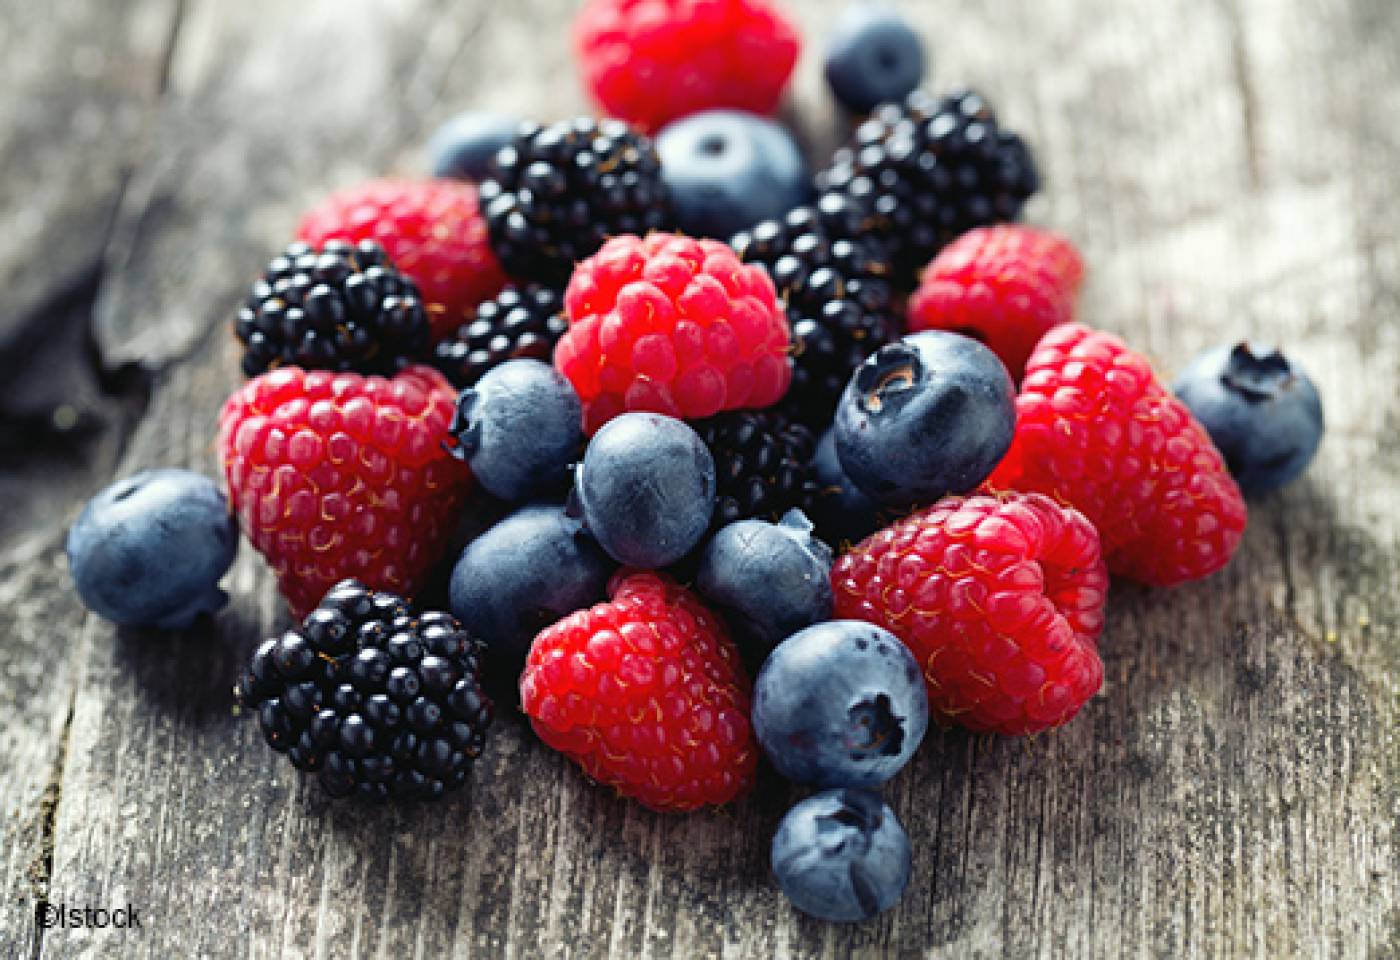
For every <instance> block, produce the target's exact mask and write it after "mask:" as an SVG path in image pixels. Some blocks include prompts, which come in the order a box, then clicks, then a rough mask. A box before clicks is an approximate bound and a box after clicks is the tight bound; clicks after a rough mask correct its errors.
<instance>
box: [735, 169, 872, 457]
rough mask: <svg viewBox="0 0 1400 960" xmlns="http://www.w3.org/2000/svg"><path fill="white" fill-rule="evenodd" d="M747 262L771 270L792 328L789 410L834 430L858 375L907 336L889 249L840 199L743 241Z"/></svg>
mask: <svg viewBox="0 0 1400 960" xmlns="http://www.w3.org/2000/svg"><path fill="white" fill-rule="evenodd" d="M732 244H733V246H734V248H735V249H736V250H737V251H738V252H739V255H740V256H741V257H742V258H743V259H744V260H745V261H747V262H750V263H760V264H762V265H763V266H764V267H766V268H767V270H768V272H769V274H770V275H771V276H772V278H773V284H774V286H776V287H777V289H778V295H779V297H781V298H782V300H783V302H784V304H785V305H786V307H787V312H788V319H789V321H790V323H791V326H792V341H793V373H792V386H791V387H789V388H788V393H787V396H786V397H784V398H783V402H782V408H783V410H784V411H786V412H787V413H788V415H789V416H791V417H792V418H793V419H796V420H800V421H801V422H803V423H806V424H807V425H809V426H811V427H813V428H814V429H821V428H824V427H825V426H826V425H828V424H829V423H830V422H831V416H832V413H833V412H834V411H835V409H836V403H837V401H838V400H839V399H840V397H841V391H842V390H844V389H845V388H846V383H847V381H849V380H850V378H851V371H853V370H854V369H855V368H856V367H858V366H860V364H861V362H862V361H863V360H864V359H865V358H866V357H868V356H869V355H870V354H872V353H874V352H875V351H876V350H878V349H879V348H880V347H882V346H884V345H885V344H886V343H889V342H890V341H891V340H893V339H895V338H896V337H898V336H899V321H898V319H897V316H896V311H895V307H894V302H893V293H892V291H891V289H890V284H889V275H890V265H889V260H888V254H887V252H886V250H885V248H884V246H883V244H882V243H881V242H880V241H879V240H877V239H875V238H873V237H866V236H861V235H860V233H859V224H858V216H857V213H856V211H854V210H853V208H852V205H851V204H850V203H849V202H847V201H846V200H845V198H843V197H841V196H839V195H835V194H832V195H828V196H826V197H823V198H822V199H821V201H820V203H818V205H817V206H815V207H798V208H797V209H795V210H793V211H791V212H790V213H788V215H787V216H786V217H784V218H783V219H782V220H769V221H765V222H763V223H760V224H758V225H757V226H755V227H753V228H752V229H751V230H747V231H745V232H743V233H741V234H739V235H738V236H736V237H735V238H734V239H733V241H732Z"/></svg>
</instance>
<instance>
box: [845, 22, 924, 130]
mask: <svg viewBox="0 0 1400 960" xmlns="http://www.w3.org/2000/svg"><path fill="white" fill-rule="evenodd" d="M924 67H925V63H924V45H923V42H922V41H921V40H920V39H919V35H918V34H917V33H915V32H914V30H913V28H912V27H910V26H909V24H908V23H907V22H906V21H905V20H904V18H903V17H901V16H900V15H899V14H898V13H897V12H896V11H894V10H892V9H890V8H889V7H886V6H883V5H881V4H874V3H861V4H857V5H855V6H852V7H848V8H847V9H846V10H845V11H844V12H843V13H842V14H841V17H840V18H839V19H838V20H837V21H836V29H835V31H834V32H833V34H832V37H831V41H830V42H829V43H828V45H827V49H826V82H827V84H828V85H829V86H830V87H831V92H832V94H834V95H835V97H836V99H837V101H838V102H839V103H840V104H841V105H842V106H843V107H845V108H846V109H847V110H850V111H852V112H854V113H869V112H870V111H871V110H873V109H874V108H875V107H876V106H877V105H879V104H881V103H889V102H890V101H893V100H903V99H904V98H905V97H906V96H908V95H909V94H910V93H913V92H914V90H915V89H916V88H917V87H918V86H919V85H920V84H921V83H923V80H924Z"/></svg>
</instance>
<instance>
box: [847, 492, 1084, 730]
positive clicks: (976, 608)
mask: <svg viewBox="0 0 1400 960" xmlns="http://www.w3.org/2000/svg"><path fill="white" fill-rule="evenodd" d="M831 582H832V588H833V592H834V594H835V599H836V602H835V611H836V612H835V615H836V617H838V618H850V619H858V620H868V621H869V622H871V623H874V624H878V625H879V626H882V627H884V628H885V629H887V630H889V631H890V632H891V633H893V634H894V635H895V636H897V637H899V639H900V640H902V641H903V642H904V643H905V645H907V646H908V647H909V648H910V649H911V650H912V651H913V652H914V656H915V658H916V659H917V660H918V661H919V662H920V664H921V665H922V667H923V671H924V679H925V681H926V682H927V685H928V695H929V708H930V710H931V711H932V712H933V713H934V714H935V715H937V716H941V717H942V718H943V719H944V720H947V721H951V722H954V723H958V724H961V725H962V726H965V727H968V728H970V729H972V730H989V731H994V732H997V733H1004V734H1025V733H1034V732H1036V731H1038V730H1044V729H1047V728H1049V727H1054V726H1058V725H1060V724H1062V723H1065V722H1067V721H1069V720H1070V719H1071V718H1072V717H1073V716H1074V715H1075V714H1076V713H1078V712H1079V709H1080V708H1081V707H1082V706H1083V705H1084V703H1085V702H1086V701H1087V700H1088V699H1089V698H1090V697H1092V696H1093V695H1094V693H1095V692H1097V691H1098V689H1099V686H1100V684H1101V683H1102V681H1103V663H1102V661H1101V660H1100V659H1099V652H1098V637H1099V633H1100V631H1101V630H1102V629H1103V622H1104V614H1103V611H1104V599H1105V596H1106V594H1107V591H1108V573H1107V571H1106V570H1105V569H1104V564H1103V559H1102V557H1101V556H1100V553H1099V538H1098V534H1097V533H1096V532H1095V531H1094V528H1093V526H1092V525H1091V524H1090V523H1089V521H1088V520H1086V519H1085V518H1084V516H1083V515H1082V514H1080V513H1079V512H1078V511H1076V510H1073V509H1070V508H1067V507H1062V506H1060V505H1059V504H1057V503H1055V502H1054V501H1053V500H1051V499H1050V498H1049V497H1045V496H1042V495H1040V494H1034V493H1030V494H1022V493H1009V494H1004V495H1002V496H997V497H993V496H980V495H979V496H971V497H947V498H945V499H943V500H940V501H939V502H938V503H936V504H934V505H933V506H931V507H928V508H927V509H925V510H922V511H920V512H918V513H915V514H913V515H911V516H909V517H907V518H906V519H904V520H901V521H900V522H899V523H896V524H895V525H894V526H891V527H887V528H886V529H884V530H881V531H880V532H879V533H876V534H874V535H872V536H871V537H869V538H867V539H866V540H864V541H862V542H861V543H860V544H859V545H858V546H857V547H856V548H855V549H854V550H852V551H851V552H850V553H848V554H846V555H845V556H843V557H842V558H841V559H840V560H838V561H837V563H836V566H835V567H834V568H833V570H832V572H831Z"/></svg>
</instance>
